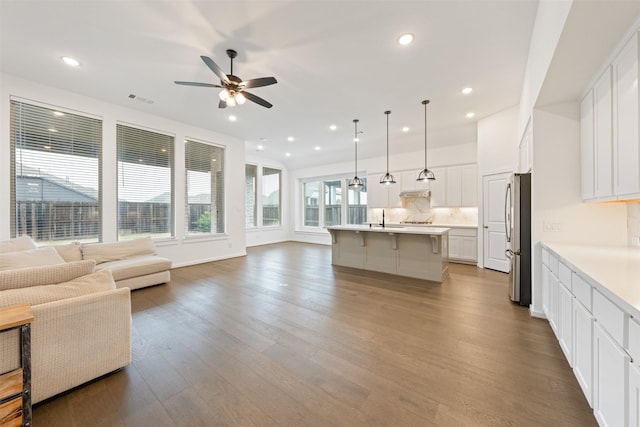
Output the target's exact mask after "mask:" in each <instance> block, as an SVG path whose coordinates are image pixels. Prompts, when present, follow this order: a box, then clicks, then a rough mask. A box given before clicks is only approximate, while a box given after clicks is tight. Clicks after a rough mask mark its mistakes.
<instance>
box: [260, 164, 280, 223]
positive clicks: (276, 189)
mask: <svg viewBox="0 0 640 427" xmlns="http://www.w3.org/2000/svg"><path fill="white" fill-rule="evenodd" d="M281 176H282V171H281V170H280V169H272V168H267V167H264V168H262V225H263V226H269V225H280V224H281V221H282V216H281V212H280V205H281V199H280V179H281Z"/></svg>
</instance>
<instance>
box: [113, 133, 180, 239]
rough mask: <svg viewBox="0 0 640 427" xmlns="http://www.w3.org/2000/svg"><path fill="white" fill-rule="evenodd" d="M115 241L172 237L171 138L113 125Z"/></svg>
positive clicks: (172, 147)
mask: <svg viewBox="0 0 640 427" xmlns="http://www.w3.org/2000/svg"><path fill="white" fill-rule="evenodd" d="M116 145H117V151H118V171H117V175H118V239H119V240H129V239H135V238H138V237H145V236H149V237H154V238H162V237H172V236H173V235H174V232H173V228H174V227H173V223H174V221H173V212H174V191H173V188H174V185H173V173H172V171H173V162H174V159H173V153H174V137H173V136H171V135H166V134H162V133H158V132H153V131H149V130H144V129H139V128H135V127H132V126H127V125H124V124H118V125H116Z"/></svg>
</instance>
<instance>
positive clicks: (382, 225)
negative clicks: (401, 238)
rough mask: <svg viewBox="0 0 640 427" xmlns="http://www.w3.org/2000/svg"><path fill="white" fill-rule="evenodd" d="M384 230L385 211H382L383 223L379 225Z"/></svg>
mask: <svg viewBox="0 0 640 427" xmlns="http://www.w3.org/2000/svg"><path fill="white" fill-rule="evenodd" d="M379 225H381V226H382V228H384V209H382V222H381V223H380V224H379Z"/></svg>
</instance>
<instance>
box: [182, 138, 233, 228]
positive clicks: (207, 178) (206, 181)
mask: <svg viewBox="0 0 640 427" xmlns="http://www.w3.org/2000/svg"><path fill="white" fill-rule="evenodd" d="M184 157H185V169H186V174H187V176H186V184H187V197H186V199H187V200H186V215H187V218H186V220H187V230H186V233H187V235H188V236H194V235H195V236H198V235H207V234H214V233H218V234H220V233H224V148H222V147H216V146H214V145H210V144H204V143H201V142H195V141H185V156H184Z"/></svg>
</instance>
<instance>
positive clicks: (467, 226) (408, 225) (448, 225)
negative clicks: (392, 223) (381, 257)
mask: <svg viewBox="0 0 640 427" xmlns="http://www.w3.org/2000/svg"><path fill="white" fill-rule="evenodd" d="M400 225H403V226H407V227H445V228H478V225H477V224H476V225H473V224H441V223H437V224H400Z"/></svg>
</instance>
